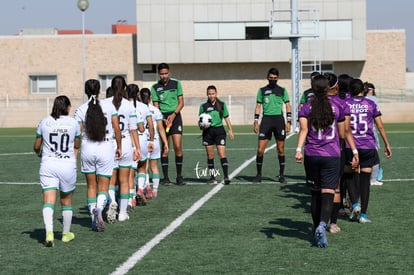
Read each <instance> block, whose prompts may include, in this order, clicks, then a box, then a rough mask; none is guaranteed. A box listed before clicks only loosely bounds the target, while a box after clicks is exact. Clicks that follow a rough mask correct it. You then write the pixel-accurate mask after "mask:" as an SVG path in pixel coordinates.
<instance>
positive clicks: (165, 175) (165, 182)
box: [161, 134, 172, 185]
mask: <svg viewBox="0 0 414 275" xmlns="http://www.w3.org/2000/svg"><path fill="white" fill-rule="evenodd" d="M171 139H172V138H171V135H169V134H167V141H168V143H169V144H170V140H171ZM169 144H168V147H169ZM162 148H163V150H162V155H161V168H162V174H163V179H162V180H161V185H170V183H171V182H170V178H169V176H168V154H169V152H168V151H165V150H164V143H163V144H162Z"/></svg>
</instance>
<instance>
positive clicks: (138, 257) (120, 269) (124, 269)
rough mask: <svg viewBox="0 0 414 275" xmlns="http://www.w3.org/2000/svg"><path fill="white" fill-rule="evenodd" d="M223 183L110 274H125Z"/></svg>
mask: <svg viewBox="0 0 414 275" xmlns="http://www.w3.org/2000/svg"><path fill="white" fill-rule="evenodd" d="M293 135H294V134H293V133H292V134H289V135H288V136H287V137H286V139H288V138H290V137H291V136H293ZM275 146H276V144H273V145H272V146H269V147H268V148H266V150H265V153H266V152H267V151H269V150H271V149H273V148H275ZM255 159H256V156H254V157H252V158H250V159H248V160H246V161H245V162H244V163H243V164H242V165H240V166H239V167H238V168H237V169H236V170H234V171H233V172H232V173H231V174H230V175H229V178H230V179H232V178H233V177H235V176H236V175H237V174H238V173H240V171H242V170H243V169H244V168H246V167H247V166H248V165H249V164H250V163H252V162H253V161H254V160H255ZM223 186H224V185H223V184H218V185H217V186H216V187H214V188H213V189H212V190H210V192H208V193H207V194H205V195H204V196H203V197H202V198H201V199H199V200H198V201H197V202H195V203H194V204H193V205H192V206H191V207H190V208H189V209H188V210H187V211H185V212H184V213H183V214H182V215H181V216H179V217H178V218H176V219H175V220H174V221H173V222H172V223H170V224H169V225H168V226H167V227H166V228H164V229H163V230H162V231H161V233H159V234H158V235H156V236H155V237H154V238H153V239H152V240H150V241H149V242H147V243H146V244H145V245H144V246H142V247H141V248H140V249H139V250H138V251H137V252H135V253H134V254H132V255H131V257H129V258H128V260H126V262H124V263H123V264H122V265H121V266H119V267H118V268H117V269H116V270H115V271H114V272H113V273H112V274H114V275H115V274H116V275H118V274H126V273H127V272H128V271H129V270H130V269H131V268H133V267H134V266H135V265H136V264H137V263H138V262H139V261H140V260H142V258H144V257H145V255H147V254H148V253H149V252H150V251H151V249H153V248H154V247H155V246H156V245H157V244H159V243H160V242H161V241H162V240H163V239H165V238H166V237H167V236H168V235H170V234H171V233H172V232H174V231H175V229H177V228H178V227H179V226H180V225H181V224H182V223H183V222H184V221H185V220H186V219H187V218H189V217H190V216H191V215H193V214H194V213H195V212H196V211H197V210H198V209H199V208H200V207H201V206H203V205H204V204H205V203H206V202H207V201H208V200H209V199H210V198H211V197H213V196H214V195H215V194H217V192H219V191H220V190H221V188H223Z"/></svg>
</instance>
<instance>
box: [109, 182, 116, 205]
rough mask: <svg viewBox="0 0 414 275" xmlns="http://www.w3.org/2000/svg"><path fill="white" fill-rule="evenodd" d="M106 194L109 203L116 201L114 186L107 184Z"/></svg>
mask: <svg viewBox="0 0 414 275" xmlns="http://www.w3.org/2000/svg"><path fill="white" fill-rule="evenodd" d="M108 195H109V203H111V202H113V201H116V199H115V186H109V190H108Z"/></svg>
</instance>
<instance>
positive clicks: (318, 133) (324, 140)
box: [299, 101, 345, 157]
mask: <svg viewBox="0 0 414 275" xmlns="http://www.w3.org/2000/svg"><path fill="white" fill-rule="evenodd" d="M331 105H332V111H333V112H334V116H335V119H334V122H333V123H332V125H331V126H330V127H329V128H328V129H326V130H315V129H313V127H312V125H311V124H310V120H309V119H308V118H309V113H310V111H311V103H310V102H307V103H305V104H304V105H303V106H302V108H301V109H300V111H299V118H301V117H305V118H307V119H308V134H307V136H306V142H305V150H304V153H305V155H306V156H314V157H340V155H341V148H340V144H339V134H338V127H337V125H338V122H343V121H344V120H345V115H344V111H343V107H342V106H340V105H339V104H338V103H336V102H334V101H331Z"/></svg>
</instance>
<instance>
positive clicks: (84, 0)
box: [78, 0, 89, 100]
mask: <svg viewBox="0 0 414 275" xmlns="http://www.w3.org/2000/svg"><path fill="white" fill-rule="evenodd" d="M88 8H89V1H88V0H78V9H79V10H80V11H81V12H82V86H81V87H82V90H83V85H85V70H86V62H85V11H86V10H87V9H88ZM82 95H83V99H84V100H85V93H82Z"/></svg>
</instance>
